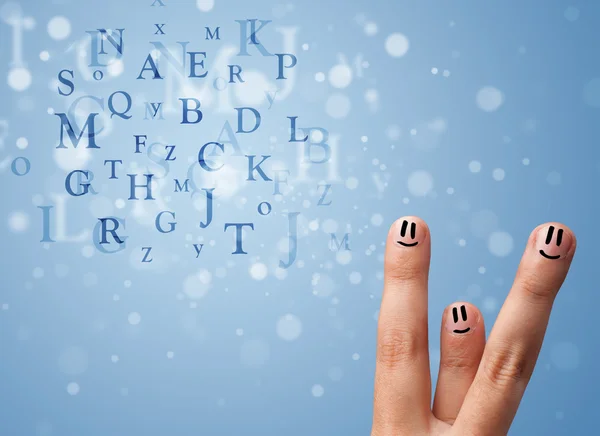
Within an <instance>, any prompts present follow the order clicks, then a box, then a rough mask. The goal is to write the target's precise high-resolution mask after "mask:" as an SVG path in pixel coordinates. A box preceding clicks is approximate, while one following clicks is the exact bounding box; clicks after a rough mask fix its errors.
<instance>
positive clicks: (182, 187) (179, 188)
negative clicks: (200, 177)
mask: <svg viewBox="0 0 600 436" xmlns="http://www.w3.org/2000/svg"><path fill="white" fill-rule="evenodd" d="M189 183H190V179H185V182H183V185H182V184H181V183H179V180H178V179H175V192H181V191H185V192H190V186H189Z"/></svg>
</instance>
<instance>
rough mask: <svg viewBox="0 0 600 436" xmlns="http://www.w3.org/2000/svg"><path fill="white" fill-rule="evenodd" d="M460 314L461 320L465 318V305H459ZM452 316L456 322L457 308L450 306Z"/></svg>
mask: <svg viewBox="0 0 600 436" xmlns="http://www.w3.org/2000/svg"><path fill="white" fill-rule="evenodd" d="M460 315H461V317H462V320H463V321H466V320H467V309H466V307H465V306H460ZM452 316H453V317H454V322H455V323H457V322H458V309H457V308H456V307H453V308H452Z"/></svg>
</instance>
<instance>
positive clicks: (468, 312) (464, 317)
mask: <svg viewBox="0 0 600 436" xmlns="http://www.w3.org/2000/svg"><path fill="white" fill-rule="evenodd" d="M482 325H483V315H482V313H481V311H480V310H479V309H478V308H477V306H475V305H473V304H471V303H468V302H465V301H457V302H455V303H452V304H450V305H448V306H447V307H446V308H445V309H444V313H443V315H442V326H443V328H444V331H446V332H447V333H448V334H450V335H452V336H464V335H469V334H472V333H473V332H475V331H477V330H481V329H482Z"/></svg>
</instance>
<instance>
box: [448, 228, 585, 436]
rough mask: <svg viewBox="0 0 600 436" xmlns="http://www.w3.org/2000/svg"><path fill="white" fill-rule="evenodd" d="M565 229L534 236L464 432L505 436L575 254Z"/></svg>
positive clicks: (468, 401) (473, 391)
mask: <svg viewBox="0 0 600 436" xmlns="http://www.w3.org/2000/svg"><path fill="white" fill-rule="evenodd" d="M575 246H576V241H575V236H574V235H573V233H572V232H571V230H569V228H567V227H566V226H564V225H562V224H559V223H548V224H544V225H541V226H539V227H537V228H536V229H535V230H534V231H533V233H532V234H531V236H530V238H529V241H528V244H527V248H526V249H525V253H524V254H523V258H522V259H521V264H520V265H519V269H518V271H517V276H516V278H515V282H514V284H513V287H512V289H511V291H510V293H509V295H508V297H507V298H506V301H505V303H504V305H503V306H502V310H501V311H500V314H499V315H498V319H497V320H496V323H495V325H494V328H493V330H492V332H491V334H490V337H489V340H488V343H487V345H486V347H485V351H484V354H483V357H482V360H481V364H480V366H479V369H478V371H477V375H476V376H475V380H474V381H473V384H472V385H471V388H470V389H469V392H468V394H467V397H466V398H465V402H464V403H463V407H462V409H461V412H460V414H459V416H458V418H457V420H456V422H455V426H457V427H458V429H460V430H461V431H460V434H473V435H478V436H479V435H481V436H483V435H498V434H506V433H507V432H508V429H509V427H510V425H511V423H512V420H513V419H514V416H515V413H516V411H517V408H518V407H519V403H520V401H521V398H522V396H523V393H524V392H525V388H526V386H527V383H528V382H529V379H530V378H531V374H532V373H533V369H534V367H535V363H536V361H537V357H538V354H539V351H540V348H541V346H542V341H543V340H544V334H545V332H546V327H547V325H548V319H549V317H550V311H551V310H552V305H553V303H554V299H555V297H556V295H557V293H558V290H559V289H560V287H561V286H562V283H563V281H564V280H565V277H566V276H567V272H568V271H569V266H570V265H571V260H572V259H573V255H574V253H575Z"/></svg>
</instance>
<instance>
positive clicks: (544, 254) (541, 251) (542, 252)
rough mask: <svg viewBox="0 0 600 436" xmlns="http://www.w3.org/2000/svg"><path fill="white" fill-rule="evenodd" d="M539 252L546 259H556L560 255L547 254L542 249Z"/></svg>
mask: <svg viewBox="0 0 600 436" xmlns="http://www.w3.org/2000/svg"><path fill="white" fill-rule="evenodd" d="M540 254H541V255H542V256H544V257H545V258H546V259H558V258H559V257H560V255H556V256H549V255H547V254H546V253H544V250H540Z"/></svg>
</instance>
